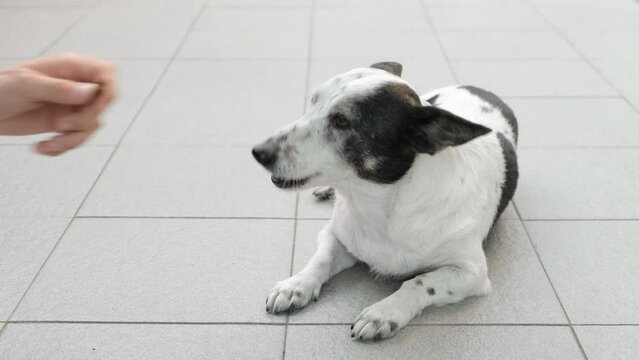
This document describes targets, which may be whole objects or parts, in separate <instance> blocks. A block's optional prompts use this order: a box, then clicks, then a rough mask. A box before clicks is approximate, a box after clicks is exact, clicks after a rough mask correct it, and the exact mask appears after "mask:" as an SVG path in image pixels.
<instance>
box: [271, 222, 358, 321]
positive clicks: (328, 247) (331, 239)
mask: <svg viewBox="0 0 639 360" xmlns="http://www.w3.org/2000/svg"><path fill="white" fill-rule="evenodd" d="M317 243H318V244H317V250H316V251H315V254H313V257H311V259H310V260H309V262H308V264H306V266H305V267H304V269H302V271H300V272H298V273H297V274H295V275H293V276H292V277H290V278H288V279H286V280H284V281H280V282H279V283H277V285H275V287H274V288H273V289H272V290H271V293H270V294H269V296H268V298H267V299H266V311H267V312H273V313H278V312H283V311H289V310H295V309H299V308H302V307H304V306H306V304H308V303H309V301H311V300H313V301H315V300H317V298H318V297H319V293H320V289H321V287H322V285H323V284H324V283H325V282H326V281H327V280H328V279H330V278H331V277H333V276H334V275H336V274H338V273H340V272H341V271H343V270H345V269H347V268H349V267H352V266H353V265H355V264H356V263H357V260H356V259H355V258H354V257H353V256H352V255H351V254H349V253H348V251H347V250H346V248H345V247H344V245H342V244H341V243H340V242H339V241H338V240H337V238H336V237H335V235H333V232H332V230H331V225H330V224H328V225H327V226H325V227H324V229H323V230H322V231H320V233H319V235H318V238H317Z"/></svg>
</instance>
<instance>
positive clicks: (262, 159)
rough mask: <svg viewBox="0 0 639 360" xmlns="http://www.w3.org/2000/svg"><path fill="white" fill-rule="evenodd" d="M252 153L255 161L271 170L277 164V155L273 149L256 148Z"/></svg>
mask: <svg viewBox="0 0 639 360" xmlns="http://www.w3.org/2000/svg"><path fill="white" fill-rule="evenodd" d="M252 153H253V157H254V158H255V160H257V162H259V163H260V164H262V165H263V166H264V167H266V168H270V167H271V166H273V164H275V159H276V155H275V151H273V149H272V148H271V147H266V146H256V147H255V148H253V151H252Z"/></svg>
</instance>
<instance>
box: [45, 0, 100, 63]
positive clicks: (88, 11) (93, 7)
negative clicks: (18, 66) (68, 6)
mask: <svg viewBox="0 0 639 360" xmlns="http://www.w3.org/2000/svg"><path fill="white" fill-rule="evenodd" d="M99 4H100V2H98V3H96V4H95V5H93V6H91V7H88V8H86V7H85V9H87V12H86V13H84V14H83V15H82V16H80V17H78V18H77V19H76V20H75V21H74V22H72V23H71V25H69V26H68V27H67V28H66V29H65V30H64V31H63V32H62V33H61V34H60V35H59V36H58V37H56V38H55V39H53V41H52V42H51V43H50V44H49V45H47V46H46V47H45V48H44V49H43V50H42V51H40V52H39V53H38V55H37V56H36V57H39V56H43V55H45V54H46V53H47V52H48V51H49V50H51V49H52V48H53V47H54V46H56V45H57V44H58V43H59V42H60V40H62V38H63V37H65V36H66V35H67V34H68V33H70V32H71V30H73V29H74V28H75V27H76V26H77V25H78V24H79V23H80V22H81V21H82V20H84V19H85V18H86V17H87V16H89V14H91V13H92V12H93V11H94V10H95V8H96V7H97V6H98V5H99Z"/></svg>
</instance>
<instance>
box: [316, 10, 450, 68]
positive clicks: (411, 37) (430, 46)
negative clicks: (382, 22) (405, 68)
mask: <svg viewBox="0 0 639 360" xmlns="http://www.w3.org/2000/svg"><path fill="white" fill-rule="evenodd" d="M324 23H325V25H321V24H322V23H321V22H319V20H318V24H317V25H316V26H315V29H314V31H313V43H312V46H311V55H312V57H313V58H314V59H329V60H341V59H362V54H366V56H367V57H368V58H370V59H376V60H375V61H384V60H391V59H406V60H423V59H430V58H440V57H442V52H441V49H440V47H439V44H438V43H437V39H436V38H435V35H434V34H433V33H432V32H431V30H429V29H401V28H400V29H383V28H380V29H374V28H350V27H347V28H340V27H336V26H334V24H330V23H329V22H324ZM335 39H339V41H335ZM400 40H401V41H400ZM405 44H411V46H406V45H405ZM377 59H379V60H377Z"/></svg>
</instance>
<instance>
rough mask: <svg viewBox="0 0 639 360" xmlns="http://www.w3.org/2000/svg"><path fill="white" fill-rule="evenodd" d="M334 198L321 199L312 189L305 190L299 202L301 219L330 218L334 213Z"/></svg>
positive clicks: (298, 208)
mask: <svg viewBox="0 0 639 360" xmlns="http://www.w3.org/2000/svg"><path fill="white" fill-rule="evenodd" d="M333 204H334V201H333V200H327V201H319V200H317V198H316V197H315V196H314V195H313V192H312V190H309V191H303V192H301V193H300V197H299V200H298V204H297V217H298V218H299V219H330V217H331V214H332V213H333Z"/></svg>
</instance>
